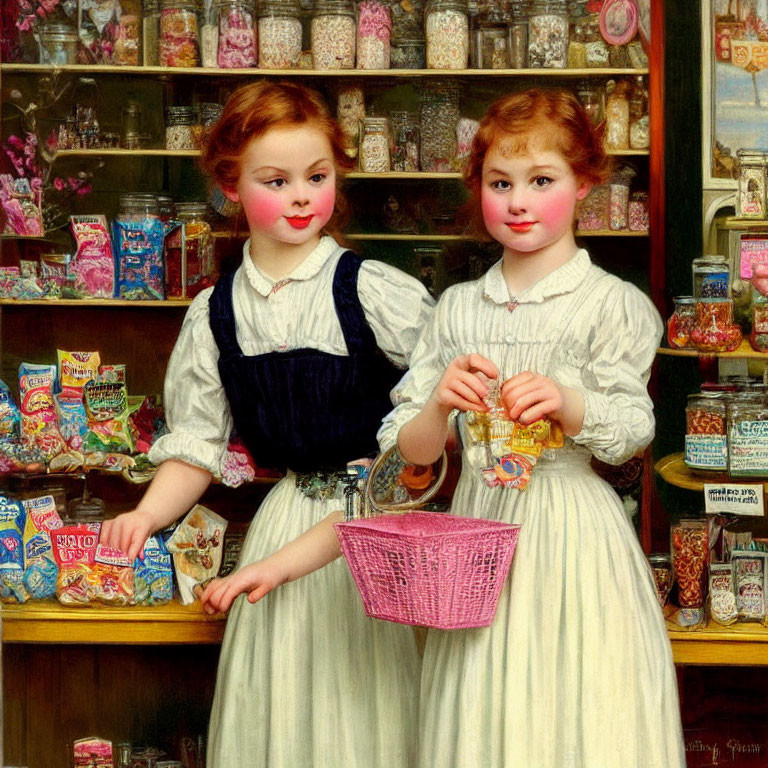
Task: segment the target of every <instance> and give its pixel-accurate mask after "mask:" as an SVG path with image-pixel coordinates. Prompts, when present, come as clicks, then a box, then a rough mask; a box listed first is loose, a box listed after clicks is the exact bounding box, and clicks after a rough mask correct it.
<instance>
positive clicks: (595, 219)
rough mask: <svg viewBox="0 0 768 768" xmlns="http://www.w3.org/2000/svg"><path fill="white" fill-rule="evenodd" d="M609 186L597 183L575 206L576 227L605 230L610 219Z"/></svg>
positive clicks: (590, 230) (588, 229)
mask: <svg viewBox="0 0 768 768" xmlns="http://www.w3.org/2000/svg"><path fill="white" fill-rule="evenodd" d="M610 208H611V187H610V185H608V184H598V185H597V186H594V187H592V189H591V190H590V191H589V194H588V195H587V196H586V197H585V198H584V199H583V200H580V201H579V203H578V206H577V222H578V228H579V229H580V230H583V231H585V232H595V231H598V230H607V229H608V224H609V221H610Z"/></svg>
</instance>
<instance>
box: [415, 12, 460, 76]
mask: <svg viewBox="0 0 768 768" xmlns="http://www.w3.org/2000/svg"><path fill="white" fill-rule="evenodd" d="M424 16H425V25H424V26H425V35H426V40H427V68H428V69H466V68H467V63H468V61H469V11H468V8H467V3H466V0H429V2H428V3H427V6H426V9H425V11H424Z"/></svg>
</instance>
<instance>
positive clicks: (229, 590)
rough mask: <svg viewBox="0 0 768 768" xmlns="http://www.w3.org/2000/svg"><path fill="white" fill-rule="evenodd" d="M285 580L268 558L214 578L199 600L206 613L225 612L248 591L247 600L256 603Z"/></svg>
mask: <svg viewBox="0 0 768 768" xmlns="http://www.w3.org/2000/svg"><path fill="white" fill-rule="evenodd" d="M284 582H285V576H284V575H283V574H281V573H280V571H279V569H278V568H276V567H274V566H273V565H272V564H271V563H270V561H269V560H260V561H259V562H257V563H251V564H250V565H246V566H243V567H242V568H240V569H239V570H237V571H235V572H234V573H232V574H230V575H229V576H225V577H224V578H222V579H214V580H213V581H212V582H211V583H210V584H208V586H207V587H206V588H205V589H204V590H203V594H202V595H200V602H201V603H202V604H203V610H204V611H205V612H206V613H216V612H217V611H220V612H222V613H225V612H226V611H228V610H229V607H230V606H231V605H232V603H233V601H234V599H235V598H236V597H237V596H238V595H240V594H242V593H243V592H247V593H248V602H249V603H256V602H258V601H259V600H261V598H262V597H264V595H266V594H268V593H269V592H271V591H272V590H273V589H274V588H275V587H277V586H279V585H280V584H283V583H284Z"/></svg>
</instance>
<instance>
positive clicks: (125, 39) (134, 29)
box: [111, 0, 142, 67]
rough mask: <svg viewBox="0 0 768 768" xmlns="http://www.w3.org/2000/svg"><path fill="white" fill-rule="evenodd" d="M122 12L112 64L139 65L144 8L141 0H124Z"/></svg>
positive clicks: (118, 23)
mask: <svg viewBox="0 0 768 768" xmlns="http://www.w3.org/2000/svg"><path fill="white" fill-rule="evenodd" d="M120 5H121V7H122V13H121V14H120V18H119V20H118V21H117V22H116V29H115V32H114V48H113V49H112V61H111V63H112V64H116V65H118V66H123V67H137V66H138V65H139V64H141V63H142V60H141V56H140V53H141V50H140V49H141V32H142V8H141V0H122V1H121V3H120Z"/></svg>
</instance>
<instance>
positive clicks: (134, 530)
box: [99, 509, 154, 560]
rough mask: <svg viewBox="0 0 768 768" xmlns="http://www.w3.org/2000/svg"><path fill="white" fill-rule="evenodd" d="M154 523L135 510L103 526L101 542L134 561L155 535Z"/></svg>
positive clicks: (100, 536) (104, 523) (105, 522)
mask: <svg viewBox="0 0 768 768" xmlns="http://www.w3.org/2000/svg"><path fill="white" fill-rule="evenodd" d="M153 532H154V531H153V528H152V521H151V520H150V518H149V517H147V515H145V514H144V513H143V512H139V510H138V509H134V510H133V511H132V512H124V513H123V514H122V515H118V516H117V517H116V518H114V519H113V520H105V521H104V522H103V523H102V524H101V532H100V534H99V542H100V543H101V544H104V545H105V546H107V547H112V548H113V549H119V550H121V551H122V552H125V553H126V554H127V555H128V557H130V558H131V560H133V559H134V558H136V557H137V556H138V554H139V552H141V551H142V549H143V547H144V543H145V542H146V540H147V539H148V538H149V537H150V536H151V535H152V533H153Z"/></svg>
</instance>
